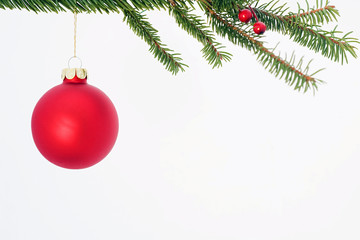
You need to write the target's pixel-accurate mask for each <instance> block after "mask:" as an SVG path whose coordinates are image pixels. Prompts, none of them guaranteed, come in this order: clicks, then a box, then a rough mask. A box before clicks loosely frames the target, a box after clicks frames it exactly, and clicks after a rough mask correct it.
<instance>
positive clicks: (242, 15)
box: [239, 9, 252, 23]
mask: <svg viewBox="0 0 360 240" xmlns="http://www.w3.org/2000/svg"><path fill="white" fill-rule="evenodd" d="M251 18H252V13H251V11H250V10H249V9H243V10H241V11H240V12H239V20H240V21H241V22H243V23H248V22H250V20H251Z"/></svg>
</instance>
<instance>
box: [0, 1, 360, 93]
mask: <svg viewBox="0 0 360 240" xmlns="http://www.w3.org/2000/svg"><path fill="white" fill-rule="evenodd" d="M195 2H197V3H198V4H199V6H200V8H201V10H203V12H204V13H205V14H206V15H207V17H208V19H209V20H210V24H211V27H212V31H211V30H209V29H208V26H207V24H206V23H205V22H204V21H203V20H202V19H201V17H200V16H197V15H196V14H194V13H193V12H192V11H193V9H194V3H195ZM278 3H279V0H267V2H266V3H264V4H261V5H259V0H196V1H194V0H104V1H97V0H56V1H54V0H0V8H1V9H27V10H28V11H33V12H36V13H37V12H57V13H58V12H60V11H70V12H77V13H81V12H86V13H98V12H100V13H110V12H116V13H120V12H123V13H124V15H125V17H124V21H126V22H127V24H128V25H129V27H130V28H131V29H132V30H133V31H134V33H135V34H137V35H138V36H139V37H141V38H142V39H143V40H144V41H145V42H146V43H147V44H148V45H149V46H150V50H149V51H150V52H151V53H152V54H153V55H154V57H155V58H156V59H158V60H159V61H160V62H161V63H162V64H163V65H164V66H165V68H166V69H167V70H169V71H171V72H172V73H173V74H176V73H178V72H179V71H180V70H181V71H184V67H185V66H187V65H185V64H184V63H182V59H181V58H180V57H179V56H178V55H179V54H177V53H172V50H170V49H168V48H167V47H166V45H164V44H163V43H162V42H161V39H160V37H159V35H158V31H157V30H156V29H155V28H154V27H153V26H152V25H151V24H150V22H149V21H148V20H147V18H146V17H145V15H143V14H142V13H139V12H143V11H145V10H156V9H158V10H159V9H160V10H169V13H170V15H172V16H173V17H174V18H175V21H176V22H177V24H178V25H179V27H180V28H182V29H184V30H185V31H187V32H188V33H189V34H190V35H191V36H193V37H194V38H195V39H197V40H198V41H199V42H200V43H202V44H203V46H204V47H203V49H202V52H203V55H204V57H205V59H206V60H207V61H208V62H209V63H210V64H211V65H212V66H213V67H219V66H221V65H222V61H228V60H230V56H231V54H230V53H227V52H224V51H223V50H222V49H223V46H222V45H221V44H220V43H219V42H217V41H216V39H215V36H214V33H217V34H218V35H220V36H222V37H226V38H227V39H229V40H230V41H231V42H232V43H234V44H235V45H239V46H241V47H243V48H246V49H248V50H250V51H252V52H253V53H255V54H256V55H257V57H258V60H259V62H261V63H262V64H263V65H264V66H265V68H266V69H268V70H269V71H270V72H271V73H273V74H275V75H276V76H278V77H280V78H282V77H284V78H285V81H286V82H287V83H288V84H289V85H292V86H294V87H295V89H297V90H304V91H305V92H306V91H307V90H308V89H310V88H313V89H317V84H318V83H321V82H322V81H320V80H318V79H315V78H314V77H313V74H312V75H309V73H308V71H309V65H307V66H306V67H305V69H304V70H302V64H303V60H302V59H300V61H299V62H298V64H296V63H295V57H294V55H293V56H292V57H291V58H290V59H289V60H287V58H286V57H285V59H283V58H281V57H280V56H278V55H276V54H275V53H274V49H271V50H270V49H268V48H266V47H265V46H264V45H263V43H262V41H261V40H262V38H263V37H264V36H263V35H262V36H260V35H256V34H254V33H253V29H252V26H251V24H244V23H240V22H239V21H238V12H239V9H244V8H246V7H248V6H249V5H251V6H253V8H254V11H255V13H256V14H257V16H258V18H259V19H260V21H262V22H264V23H265V24H266V25H267V28H268V29H269V30H272V31H276V32H279V33H282V34H284V35H289V36H290V39H291V40H293V41H294V42H297V43H299V44H300V45H302V46H305V47H307V48H309V49H311V50H313V51H315V52H320V53H321V54H322V55H324V56H325V57H328V58H329V59H331V60H333V61H335V62H341V63H343V62H347V55H348V54H351V55H352V56H353V57H355V58H356V57H357V52H356V50H357V48H356V47H355V46H354V45H355V44H359V43H360V42H359V40H358V39H356V38H353V37H351V36H350V34H351V33H347V34H345V35H344V36H343V37H339V36H338V35H339V34H341V33H342V32H340V31H338V30H337V28H335V29H334V30H332V31H326V30H323V29H321V28H320V25H322V24H324V23H328V22H331V21H336V20H337V17H338V16H339V13H338V11H337V9H335V7H334V6H332V5H330V4H329V1H328V0H317V2H316V7H313V8H310V7H309V3H308V2H307V1H306V4H307V8H306V9H303V8H301V7H300V5H299V4H298V6H299V7H298V12H297V13H292V12H289V8H288V7H287V5H286V4H282V5H281V4H278ZM323 3H325V4H324V5H323Z"/></svg>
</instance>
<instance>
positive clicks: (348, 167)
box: [0, 0, 360, 240]
mask: <svg viewBox="0 0 360 240" xmlns="http://www.w3.org/2000/svg"><path fill="white" fill-rule="evenodd" d="M311 2H312V3H314V2H315V1H311ZM332 3H333V4H335V5H336V6H337V8H338V9H340V11H341V14H342V18H341V19H340V22H339V25H340V28H341V29H342V30H344V31H346V32H347V31H352V30H354V31H355V35H354V36H356V37H359V36H360V24H359V21H360V20H359V17H358V15H357V14H358V9H359V8H360V3H359V2H358V1H350V0H342V1H340V0H337V1H335V0H334V1H333V2H332ZM291 6H293V7H295V3H292V4H291ZM293 10H296V8H293ZM149 17H150V19H151V20H152V21H153V22H154V25H155V26H156V27H157V28H158V29H159V30H160V34H161V36H162V39H163V41H164V42H166V43H167V44H168V45H169V47H170V48H172V49H175V51H177V52H181V53H182V57H183V58H184V62H185V63H187V64H189V65H190V68H189V69H187V71H186V72H185V73H181V74H179V75H178V76H176V77H173V76H172V75H171V74H170V73H168V72H167V71H165V70H164V68H163V66H162V65H161V64H159V63H158V62H157V61H156V60H154V59H153V57H152V55H151V54H150V53H149V52H148V46H147V45H146V44H145V43H144V42H142V41H141V40H140V39H139V38H138V37H137V36H135V35H134V34H133V33H132V32H131V31H130V30H129V28H128V27H127V25H126V24H125V23H123V22H122V15H121V14H120V15H118V14H110V15H106V14H104V15H101V14H91V15H89V14H88V15H87V14H81V15H79V24H78V28H79V29H78V30H79V31H78V37H79V38H78V55H79V56H80V57H81V58H82V60H83V62H84V66H85V67H86V68H87V69H88V71H89V74H90V77H89V83H90V84H92V85H95V86H97V87H99V88H100V89H102V90H103V91H104V92H105V93H107V94H108V96H109V97H110V98H111V99H112V100H113V102H114V104H115V105H116V108H117V110H118V114H119V118H120V132H119V137H118V140H117V143H116V145H115V147H114V149H113V151H112V152H111V154H110V155H109V156H108V157H107V158H106V159H105V160H104V161H102V162H101V163H99V164H98V165H96V166H94V167H92V168H89V169H86V170H80V171H73V170H65V169H62V168H59V167H56V166H54V165H52V164H51V163H49V162H48V161H47V160H45V159H44V158H43V157H42V156H41V154H40V153H39V152H38V151H37V149H36V147H35V145H34V143H33V141H32V136H31V129H30V120H31V114H32V110H33V108H34V106H35V104H36V102H37V101H38V99H39V98H40V97H41V96H42V95H43V94H44V93H45V92H46V91H47V90H49V89H50V88H51V87H53V86H55V85H57V84H60V83H61V80H60V73H61V70H62V68H65V67H66V64H67V60H68V59H69V57H71V55H72V49H73V42H72V39H73V16H72V14H70V13H61V14H35V13H29V12H27V11H10V10H7V11H4V10H1V12H0V31H1V38H0V50H1V51H0V72H1V75H0V76H1V77H0V78H1V87H0V109H1V118H0V152H1V155H0V239H3V240H14V239H19V240H27V239H31V240H48V239H52V240H58V239H59V240H60V239H61V240H63V239H66V240H75V239H84V240H85V239H86V240H95V239H96V240H97V239H101V240H112V239H114V240H115V239H126V240H143V239H146V240H152V239H154V240H155V239H156V240H165V239H166V240H167V239H172V240H184V239H207V240H235V239H246V240H255V239H259V240H263V239H267V240H272V239H274V240H275V239H276V240H285V239H286V240H289V239H291V240H303V239H307V240H312V239H314V240H315V239H316V240H318V239H327V240H337V239H346V240H358V239H360V229H359V225H360V217H359V216H360V206H359V202H360V175H359V168H360V162H359V159H360V150H359V147H360V105H359V102H360V94H359V90H360V79H359V74H358V70H359V68H360V61H359V60H358V59H353V58H350V63H349V64H348V65H344V66H341V65H340V64H337V63H333V62H331V61H329V60H327V59H325V58H323V57H322V56H321V55H319V54H317V55H316V54H313V53H312V52H311V51H308V50H307V49H306V48H303V47H301V46H298V45H297V44H293V43H292V42H291V41H289V40H288V38H287V37H282V36H280V35H278V34H275V33H270V32H268V33H266V36H267V39H266V40H267V41H268V42H269V44H268V45H267V46H274V45H275V44H276V43H277V42H279V41H281V43H280V46H279V49H281V50H282V52H285V51H287V52H288V53H290V54H291V52H292V51H293V50H296V53H297V56H298V57H299V56H302V55H306V56H307V57H306V59H307V60H310V59H311V58H315V61H314V65H313V70H317V69H318V68H322V67H326V68H327V70H326V71H324V72H321V73H320V74H319V75H318V77H319V78H321V79H323V80H325V81H326V82H327V84H325V85H321V86H320V90H319V91H318V92H317V93H316V95H315V96H313V95H312V94H311V93H307V94H305V95H304V94H302V93H298V92H295V91H293V90H292V89H291V88H290V87H289V86H287V85H286V84H285V83H284V81H283V80H278V79H276V78H275V77H274V76H273V75H271V74H269V73H268V72H267V71H266V70H264V69H263V67H262V66H261V65H259V64H258V63H257V62H256V57H255V56H254V55H252V54H251V53H249V52H248V51H247V50H244V49H242V48H239V47H234V46H232V45H231V44H230V43H229V42H227V41H226V40H222V41H223V42H224V43H225V45H226V46H227V50H228V51H230V52H232V53H233V54H234V57H233V60H232V61H231V62H230V63H226V64H225V65H224V67H223V68H221V69H217V70H212V69H211V67H210V66H209V65H207V63H206V61H205V60H204V59H203V58H202V56H201V53H200V49H201V45H200V44H199V43H198V42H197V41H195V40H194V39H192V38H191V37H189V36H188V35H187V33H186V32H184V31H182V30H180V29H179V28H178V27H177V26H176V24H174V20H173V19H172V18H171V17H169V16H168V15H167V13H165V12H162V13H159V12H154V13H150V14H149ZM328 27H329V28H330V27H331V26H328ZM218 39H219V40H221V39H220V38H218Z"/></svg>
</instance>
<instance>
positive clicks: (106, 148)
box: [31, 68, 119, 169]
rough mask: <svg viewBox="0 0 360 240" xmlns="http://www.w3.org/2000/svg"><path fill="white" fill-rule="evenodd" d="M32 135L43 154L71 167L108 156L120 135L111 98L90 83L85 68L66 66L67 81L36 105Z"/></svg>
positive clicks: (63, 165) (80, 165) (91, 163)
mask: <svg viewBox="0 0 360 240" xmlns="http://www.w3.org/2000/svg"><path fill="white" fill-rule="evenodd" d="M31 128H32V134H33V138H34V141H35V144H36V146H37V148H38V149H39V151H40V153H41V154H42V155H43V156H44V157H45V158H46V159H47V160H49V161H50V162H52V163H54V164H56V165H58V166H60V167H63V168H69V169H81V168H87V167H90V166H92V165H94V164H96V163H98V162H99V161H101V160H102V159H103V158H105V157H106V155H108V153H109V152H110V151H111V149H112V147H113V146H114V144H115V141H116V138H117V134H118V128H119V125H118V116H117V113H116V110H115V107H114V105H113V103H112V102H111V100H110V99H109V98H108V97H107V96H106V95H105V94H104V93H103V92H102V91H101V90H100V89H98V88H96V87H93V86H91V85H89V84H88V83H87V74H86V70H85V69H81V68H77V69H74V68H72V69H64V71H63V83H62V84H60V85H58V86H56V87H54V88H52V89H50V90H49V91H48V92H47V93H45V95H44V96H43V97H42V98H41V99H40V100H39V102H38V103H37V104H36V107H35V109H34V112H33V115H32V121H31Z"/></svg>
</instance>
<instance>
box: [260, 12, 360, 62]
mask: <svg viewBox="0 0 360 240" xmlns="http://www.w3.org/2000/svg"><path fill="white" fill-rule="evenodd" d="M324 9H325V8H323V10H322V11H316V10H313V12H312V13H309V14H310V15H315V17H316V18H317V19H318V20H317V21H318V22H323V21H324V20H321V19H322V18H325V17H324V16H326V14H329V15H331V14H333V13H334V11H332V10H333V8H331V7H328V8H327V10H324ZM254 11H255V12H256V14H257V16H258V18H259V20H260V21H262V22H264V23H265V24H266V26H267V28H268V29H269V30H273V31H278V32H281V33H282V34H284V35H289V36H290V39H292V40H293V41H294V42H297V43H299V44H300V45H302V46H305V47H308V48H309V49H311V50H313V51H315V52H320V53H321V54H322V55H323V56H325V57H327V58H329V59H331V60H333V61H335V62H341V63H344V62H348V59H347V53H350V54H351V55H352V56H353V57H354V58H357V54H356V51H355V50H356V49H357V48H356V47H355V46H353V45H351V43H359V42H358V41H357V39H355V38H352V37H349V34H350V33H348V34H345V35H344V36H343V37H342V38H340V37H337V36H335V34H339V33H342V32H339V31H336V28H335V29H334V30H333V31H325V30H321V29H319V28H318V26H316V25H315V28H316V29H312V28H311V25H309V24H303V23H302V22H301V21H299V19H300V18H302V17H303V16H307V15H306V14H305V15H302V16H300V17H296V18H293V16H294V15H291V16H286V17H283V16H281V15H278V14H275V13H273V12H270V11H267V10H265V9H263V7H262V6H260V7H259V8H254ZM328 11H330V12H331V13H330V12H328ZM326 19H327V20H330V19H331V18H330V17H326Z"/></svg>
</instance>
